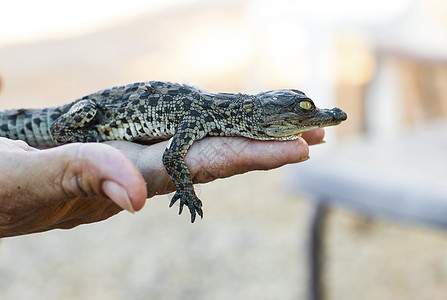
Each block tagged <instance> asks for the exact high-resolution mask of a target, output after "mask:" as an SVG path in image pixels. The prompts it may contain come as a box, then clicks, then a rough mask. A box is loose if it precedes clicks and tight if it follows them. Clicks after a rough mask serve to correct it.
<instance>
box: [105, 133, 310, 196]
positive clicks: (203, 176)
mask: <svg viewBox="0 0 447 300" xmlns="http://www.w3.org/2000/svg"><path fill="white" fill-rule="evenodd" d="M108 144H109V145H113V147H116V148H118V149H120V150H121V151H122V152H123V153H124V154H125V155H126V156H128V157H129V158H130V159H131V160H132V161H133V162H134V163H135V164H136V166H137V167H138V168H139V169H140V172H141V173H142V174H143V177H144V178H145V180H146V182H147V192H148V196H149V197H152V196H154V195H157V194H165V193H169V192H172V191H174V190H175V186H174V184H173V183H172V181H171V179H170V178H169V175H168V173H167V172H166V169H165V168H164V166H163V163H162V159H161V158H162V155H163V152H164V151H165V149H166V144H167V142H161V143H157V144H154V145H151V146H142V145H137V144H133V143H128V142H110V143H108ZM308 157H309V148H308V146H307V143H306V141H305V140H304V139H301V138H300V139H297V140H294V141H287V142H284V141H255V140H250V139H247V138H240V137H213V138H204V139H202V140H200V141H196V142H194V144H193V145H192V147H191V149H190V150H189V151H188V153H187V155H186V157H185V161H186V164H187V166H188V169H189V170H190V173H191V177H192V179H193V182H194V183H205V182H209V181H211V180H214V179H216V178H224V177H229V176H232V175H235V174H241V173H245V172H247V171H251V170H268V169H272V168H277V167H280V166H282V165H284V164H287V163H295V162H300V161H303V160H306V159H307V158H308Z"/></svg>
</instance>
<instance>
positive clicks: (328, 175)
mask: <svg viewBox="0 0 447 300" xmlns="http://www.w3.org/2000/svg"><path fill="white" fill-rule="evenodd" d="M287 177H288V178H289V184H290V186H291V188H292V190H293V191H295V192H296V193H299V194H301V195H302V194H303V193H304V194H305V195H306V196H307V197H308V198H310V199H312V200H314V201H315V204H316V205H315V212H314V214H313V216H312V220H311V224H310V225H311V226H310V227H309V228H310V229H309V248H308V251H309V262H310V276H311V281H310V286H309V292H310V299H320V298H321V297H322V295H321V293H322V287H321V271H322V263H323V262H322V261H321V252H322V249H321V248H322V243H321V239H323V237H324V234H323V233H324V228H323V227H322V225H323V221H324V215H325V211H326V209H327V208H328V207H329V206H339V207H343V208H347V209H350V210H353V211H355V212H357V213H359V214H362V215H365V216H369V217H373V218H388V219H391V220H396V221H397V220H398V221H403V222H410V223H414V224H421V225H427V226H434V227H438V228H442V229H447V123H445V122H436V123H432V124H429V125H426V126H422V127H420V128H419V129H417V130H416V131H411V132H408V133H406V134H403V135H402V136H400V137H399V138H393V139H363V140H361V141H358V142H352V143H348V144H345V145H343V146H342V147H338V148H337V149H336V150H335V151H332V152H330V154H328V155H327V156H326V157H325V156H324V155H323V157H318V158H317V159H311V160H309V161H308V162H305V163H302V164H300V165H299V166H296V167H294V168H291V169H290V173H289V174H288V176H287Z"/></svg>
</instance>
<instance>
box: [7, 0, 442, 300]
mask: <svg viewBox="0 0 447 300" xmlns="http://www.w3.org/2000/svg"><path fill="white" fill-rule="evenodd" d="M230 3H233V2H230ZM194 12H195V14H191V13H190V11H189V12H188V13H184V12H182V11H175V12H171V13H166V14H162V15H158V16H143V17H141V18H138V19H135V20H133V21H132V22H130V23H126V24H120V25H117V26H116V27H114V28H108V29H105V30H103V31H101V32H97V33H93V34H90V35H87V36H83V37H78V38H72V39H66V40H57V41H48V42H42V43H39V44H33V45H16V46H11V47H8V48H2V49H0V74H1V76H2V77H3V87H4V90H3V92H2V94H0V106H1V108H10V107H27V106H32V107H39V106H45V105H55V104H60V103H63V102H66V101H70V100H73V99H76V98H78V97H80V96H83V95H84V94H87V93H89V92H93V91H96V90H98V89H102V88H106V87H110V86H113V85H116V84H123V83H129V82H132V81H138V80H146V79H149V80H151V79H161V80H171V81H186V82H194V83H198V84H201V85H204V87H206V88H208V89H212V90H214V89H219V90H230V91H234V90H239V89H244V87H246V86H247V84H246V82H247V78H249V74H250V70H249V69H250V66H251V65H252V64H251V63H250V62H248V63H246V64H243V65H238V66H236V67H234V68H232V69H230V68H229V69H223V70H220V71H219V72H214V71H213V69H206V67H204V69H200V71H197V70H194V69H191V67H190V66H191V64H192V62H191V60H189V58H188V57H187V56H185V54H184V52H182V49H184V48H182V43H187V41H188V39H189V38H190V37H192V36H194V34H195V32H196V30H199V29H198V28H202V27H203V26H202V24H203V23H204V22H205V21H208V22H209V21H210V20H213V23H210V24H213V25H210V26H211V27H212V26H217V25H215V24H220V25H218V26H221V27H227V26H228V27H232V28H233V27H234V28H238V26H239V25H241V24H242V23H243V22H241V21H240V18H238V14H239V10H238V4H234V3H233V4H228V5H225V6H223V7H219V9H214V8H212V7H205V8H203V9H202V10H200V12H199V11H198V10H195V11H194ZM180 17H181V18H180ZM179 20H180V21H179ZM176 22H177V23H176ZM219 22H221V23H219ZM238 22H239V23H238ZM178 23H179V24H178ZM240 30H242V31H243V30H244V29H243V27H242V28H241V29H240ZM166 37H169V38H166ZM183 46H184V45H183ZM211 59H213V58H211ZM214 59H218V57H216V58H214ZM182 62H185V63H182ZM211 67H213V66H211ZM247 70H248V71H247ZM328 142H330V141H328ZM324 146H325V145H320V146H315V147H313V148H312V149H311V151H312V152H314V151H318V148H319V147H324ZM312 152H311V154H312ZM296 167H297V168H299V165H298V166H296ZM285 176H287V173H286V172H285V171H284V168H283V169H279V170H273V171H269V172H253V173H250V174H245V175H240V176H236V177H233V178H229V179H225V180H218V181H215V182H213V183H209V184H206V185H202V186H198V187H197V190H198V191H199V196H200V197H201V198H202V199H203V201H204V205H205V206H204V208H205V213H206V217H205V219H204V220H202V221H199V222H196V223H195V224H193V225H191V224H189V222H188V216H187V215H186V214H184V215H182V216H180V217H179V216H178V215H177V213H176V208H173V209H169V208H168V201H169V197H170V196H159V197H155V198H152V199H150V200H149V202H148V203H147V206H146V207H145V208H144V209H143V210H142V211H141V212H139V213H137V214H135V215H131V214H129V213H125V212H124V213H121V214H119V215H118V216H115V217H113V218H111V219H109V220H107V221H104V222H101V223H98V224H93V225H84V226H80V227H78V228H76V229H73V230H55V231H51V232H47V233H42V234H34V235H29V236H23V237H16V238H8V239H4V240H2V241H1V242H0V299H30V298H33V299H302V298H303V297H304V295H305V284H306V271H305V265H306V256H305V255H304V245H305V232H306V226H307V225H306V224H307V219H308V213H309V206H310V204H309V202H307V201H306V200H305V199H298V198H296V197H294V196H293V195H291V194H289V193H288V190H287V188H286V187H285V186H284V184H283V182H284V177H285ZM327 226H328V230H327V232H328V235H327V245H328V249H327V262H328V265H327V273H326V282H327V287H328V292H327V293H328V298H329V299H445V297H446V296H447V284H446V282H447V251H446V249H447V238H446V235H445V234H444V233H443V232H439V231H435V230H431V229H425V228H417V227H413V226H406V225H400V224H394V223H390V222H384V221H376V220H374V221H373V220H365V219H363V218H360V217H358V216H356V215H354V214H351V213H348V212H344V211H334V212H332V214H331V215H330V218H329V220H328V222H327Z"/></svg>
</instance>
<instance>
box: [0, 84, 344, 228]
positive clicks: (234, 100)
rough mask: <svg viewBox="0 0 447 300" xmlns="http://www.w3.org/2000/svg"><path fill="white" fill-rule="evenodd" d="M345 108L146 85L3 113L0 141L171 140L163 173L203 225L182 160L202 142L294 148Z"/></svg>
mask: <svg viewBox="0 0 447 300" xmlns="http://www.w3.org/2000/svg"><path fill="white" fill-rule="evenodd" d="M346 118H347V115H346V113H345V112H343V111H342V110H341V109H340V108H337V107H335V108H332V109H319V108H317V107H316V106H315V104H314V102H313V101H312V100H311V99H310V98H308V97H307V96H306V95H305V94H304V93H303V92H301V91H299V90H295V89H281V90H271V91H266V92H261V93H258V94H256V95H248V94H241V93H237V94H233V93H208V92H204V91H201V90H199V89H197V88H195V87H192V86H188V85H184V84H177V83H170V82H162V81H145V82H137V83H133V84H129V85H123V86H117V87H113V88H110V89H105V90H101V91H98V92H96V93H93V94H90V95H87V96H85V97H83V98H80V99H78V100H75V101H73V102H71V103H68V104H64V105H61V106H56V107H51V108H42V109H16V110H3V111H0V136H3V137H6V138H9V139H19V140H23V141H25V142H27V143H28V144H29V145H30V146H34V147H52V146H57V145H61V144H66V143H73V142H103V141H110V140H125V141H133V142H139V143H153V142H157V141H161V140H168V139H171V138H172V140H171V142H170V143H168V146H167V148H166V150H165V151H164V153H163V157H162V159H163V165H164V166H165V168H166V170H167V172H168V174H169V176H170V178H171V180H172V181H173V183H174V184H175V186H176V188H177V190H176V192H175V194H174V196H173V197H172V199H171V202H170V204H169V207H172V206H173V205H174V203H176V202H177V200H180V207H179V214H181V213H182V210H183V206H184V205H186V206H187V207H188V209H189V211H190V214H191V222H194V220H195V219H196V214H198V215H199V216H200V217H201V218H203V211H202V202H201V201H200V199H199V198H198V197H197V195H196V193H195V191H194V187H193V183H192V180H191V177H190V172H189V170H188V168H187V166H186V164H185V160H184V157H185V155H186V153H187V151H188V149H189V148H190V147H191V145H192V143H193V142H194V141H196V140H199V139H201V138H203V137H205V136H243V137H247V138H250V139H256V140H293V139H297V138H298V137H299V136H300V135H301V133H302V132H305V131H308V130H312V129H315V128H320V127H326V126H331V125H337V124H339V123H340V122H342V121H344V120H346Z"/></svg>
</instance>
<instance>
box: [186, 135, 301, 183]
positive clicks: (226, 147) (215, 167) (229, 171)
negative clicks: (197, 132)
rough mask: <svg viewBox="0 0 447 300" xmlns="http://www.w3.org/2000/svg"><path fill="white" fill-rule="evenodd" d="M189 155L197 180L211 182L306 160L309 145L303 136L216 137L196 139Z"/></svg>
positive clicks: (194, 176)
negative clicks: (289, 138) (283, 138)
mask: <svg viewBox="0 0 447 300" xmlns="http://www.w3.org/2000/svg"><path fill="white" fill-rule="evenodd" d="M196 144H197V145H196V149H197V150H195V149H193V148H191V151H190V152H189V153H188V155H187V156H186V164H187V165H188V167H189V168H190V171H191V174H192V176H193V181H194V182H201V183H204V182H209V181H211V180H214V179H216V178H226V177H229V176H232V175H236V174H242V173H245V172H248V171H252V170H270V169H274V168H278V167H281V166H283V165H285V164H289V163H296V162H301V161H304V160H307V159H308V157H309V148H308V145H307V143H306V141H305V140H304V139H302V138H299V139H297V140H293V141H258V140H250V139H246V138H239V137H234V138H216V139H208V140H206V139H204V140H201V141H198V142H196Z"/></svg>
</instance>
